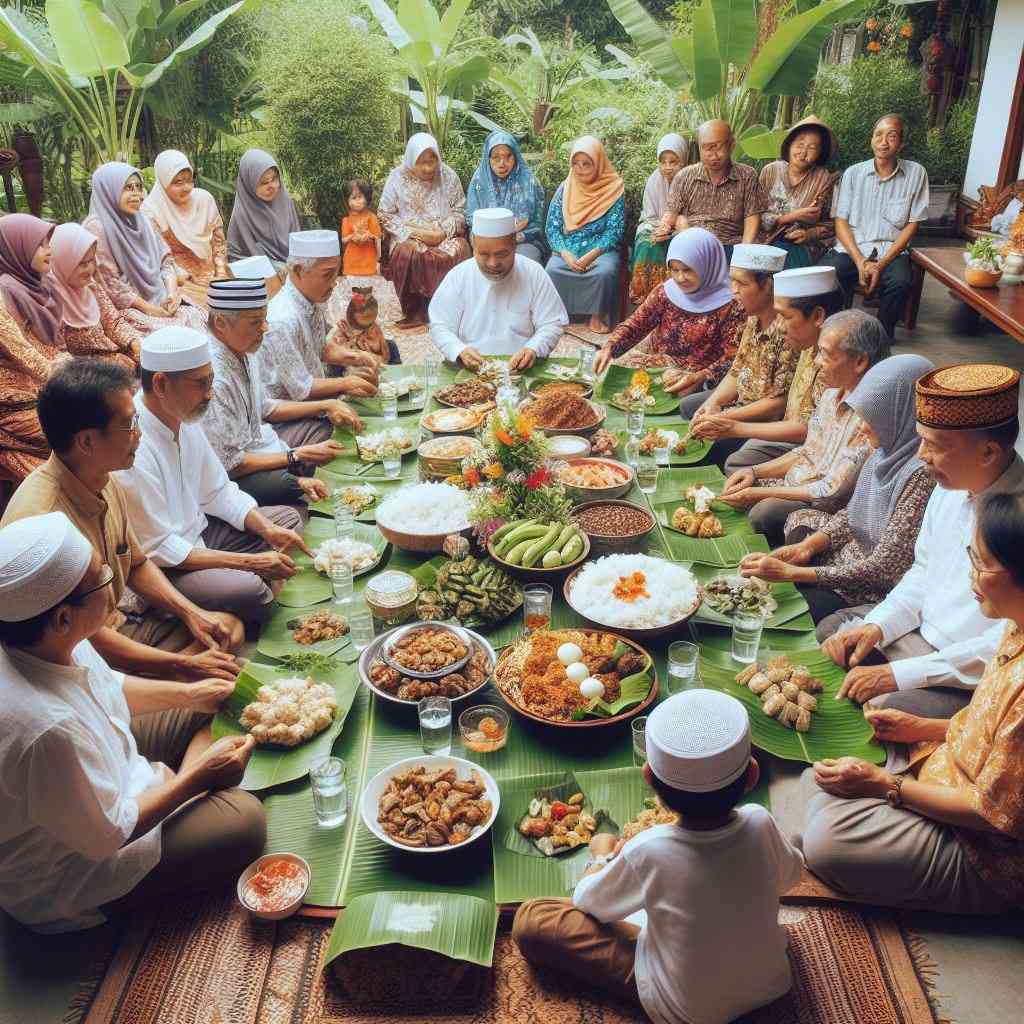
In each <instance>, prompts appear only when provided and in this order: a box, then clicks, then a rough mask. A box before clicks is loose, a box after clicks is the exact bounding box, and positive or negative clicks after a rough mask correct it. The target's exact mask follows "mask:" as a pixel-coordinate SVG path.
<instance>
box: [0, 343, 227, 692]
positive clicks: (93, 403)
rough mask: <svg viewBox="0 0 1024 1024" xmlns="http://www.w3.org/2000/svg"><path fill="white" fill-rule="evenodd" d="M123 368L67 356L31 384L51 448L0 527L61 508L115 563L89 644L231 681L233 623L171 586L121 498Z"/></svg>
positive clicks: (148, 663)
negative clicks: (105, 613)
mask: <svg viewBox="0 0 1024 1024" xmlns="http://www.w3.org/2000/svg"><path fill="white" fill-rule="evenodd" d="M133 390H134V381H133V380H132V378H131V376H130V375H129V373H128V371H127V370H124V369H123V368H121V367H119V366H116V365H114V364H113V363H106V362H101V361H100V360H96V359H70V360H67V361H66V362H64V363H62V364H61V365H60V366H59V367H58V368H57V369H56V370H55V371H54V372H53V374H52V375H51V377H50V379H49V380H48V381H47V382H46V384H45V385H44V386H43V388H42V390H41V391H40V393H39V402H38V412H39V422H40V424H41V425H42V428H43V433H44V434H45V435H46V439H47V441H48V442H49V443H50V447H51V448H52V449H53V452H52V454H51V455H50V458H49V459H48V460H47V461H46V462H44V463H43V465H41V466H39V467H38V468H37V469H35V470H33V471H32V473H30V474H29V475H28V476H27V477H26V478H25V480H24V481H23V482H22V484H21V485H20V486H19V487H18V489H17V490H16V491H15V492H14V495H13V497H12V498H11V501H10V503H9V504H8V506H7V510H6V512H5V513H4V516H3V519H2V520H0V526H6V525H7V524H8V523H12V522H15V521H16V520H18V519H24V518H25V517H27V516H35V515H41V514H43V513H46V512H54V511H60V512H64V513H65V514H66V515H67V516H68V518H69V519H70V520H71V521H72V522H73V523H74V524H75V526H76V527H77V528H78V529H79V530H80V531H81V532H82V534H84V535H85V537H86V538H87V539H88V540H89V542H90V543H91V544H92V545H93V547H94V548H95V549H96V551H97V552H98V554H99V556H100V558H101V560H102V561H103V562H105V563H106V564H107V565H109V566H110V568H111V569H112V570H113V572H114V579H113V582H112V585H111V586H112V592H113V595H114V602H115V605H117V606H118V607H117V608H115V609H114V610H112V612H111V616H110V621H109V622H108V623H107V625H106V626H104V627H103V628H102V629H100V630H99V631H98V632H97V634H96V636H95V638H94V640H93V644H94V646H95V647H96V649H97V650H98V651H99V652H100V654H101V655H102V656H103V657H104V658H105V659H106V660H107V661H108V662H109V663H110V664H111V665H113V666H114V667H116V668H118V669H121V670H122V671H126V672H133V673H136V674H139V675H152V676H157V677H161V678H175V679H203V678H206V677H209V676H217V677H219V678H221V679H229V680H233V679H234V678H235V677H236V676H237V674H238V671H239V668H240V666H239V664H238V662H237V661H236V659H235V657H234V656H233V654H232V653H231V652H232V651H234V650H237V648H238V646H239V645H240V644H241V642H242V640H243V637H244V630H243V628H242V623H241V622H240V621H239V620H238V619H237V618H236V617H235V616H233V615H229V614H228V613H226V612H208V611H205V610H204V609H202V608H200V607H199V606H198V605H197V604H196V603H195V602H193V601H191V600H189V598H187V597H186V596H185V595H184V594H182V593H181V592H180V591H178V590H177V589H176V588H175V587H174V586H173V585H172V584H171V582H170V581H169V580H168V579H167V577H166V576H165V575H164V574H163V573H162V572H161V571H160V569H159V568H157V566H156V565H155V564H154V563H153V562H152V561H151V560H150V559H149V558H147V557H146V554H145V552H144V551H143V549H142V546H141V545H140V543H139V540H138V537H137V536H136V534H135V530H134V528H133V527H132V524H131V521H130V519H129V512H128V498H127V496H126V495H125V492H124V489H123V488H122V486H121V485H120V484H119V483H118V482H117V481H116V480H115V479H113V478H112V476H111V474H112V473H113V472H114V471H115V470H119V469H128V468H129V467H130V466H131V465H132V462H133V461H134V459H135V451H136V449H137V448H138V446H139V414H138V412H137V410H136V408H135V405H134V403H133V401H132V392H133Z"/></svg>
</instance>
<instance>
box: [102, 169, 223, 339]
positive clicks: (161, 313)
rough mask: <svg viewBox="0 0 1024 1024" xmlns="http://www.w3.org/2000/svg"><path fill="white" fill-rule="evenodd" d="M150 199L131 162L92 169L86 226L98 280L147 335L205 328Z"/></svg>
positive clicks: (139, 175)
mask: <svg viewBox="0 0 1024 1024" xmlns="http://www.w3.org/2000/svg"><path fill="white" fill-rule="evenodd" d="M145 198H146V189H145V187H144V186H143V184H142V175H141V174H139V172H138V170H136V168H134V167H132V166H131V165H130V164H123V163H116V162H111V163H107V164H102V165H101V166H100V167H98V168H97V169H96V170H95V171H94V172H93V176H92V196H91V197H90V199H89V215H88V216H87V217H86V218H85V220H84V221H82V227H84V228H85V229H86V231H89V232H90V233H91V234H93V235H95V236H96V238H97V239H98V242H99V244H98V245H97V246H96V263H97V277H98V279H99V283H100V285H101V286H102V287H103V288H104V289H106V292H107V295H108V296H110V300H111V301H112V302H113V303H114V306H115V307H116V308H117V309H120V310H124V311H125V315H126V316H127V317H128V318H129V320H130V321H131V323H132V325H133V326H135V327H137V328H138V329H139V331H141V332H142V334H151V333H152V332H153V331H156V330H159V329H160V328H161V327H170V326H171V325H172V324H179V325H181V326H183V327H194V328H195V329H196V330H205V328H206V314H205V312H203V311H202V310H200V309H198V308H197V307H196V306H193V305H192V304H191V303H187V302H182V299H181V293H180V291H179V290H178V268H177V266H176V265H175V262H174V257H173V256H172V255H171V250H170V249H169V248H168V247H167V243H166V242H165V241H164V240H163V239H162V238H161V237H160V236H159V235H158V234H157V233H156V230H155V229H154V227H153V225H152V224H151V223H150V221H149V218H148V217H147V216H146V215H145V214H144V213H142V203H143V200H144V199H145Z"/></svg>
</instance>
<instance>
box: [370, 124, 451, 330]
mask: <svg viewBox="0 0 1024 1024" xmlns="http://www.w3.org/2000/svg"><path fill="white" fill-rule="evenodd" d="M377 216H378V218H379V219H380V222H381V224H382V225H383V226H384V230H385V231H386V232H387V233H388V234H389V235H390V236H391V239H392V241H391V254H390V257H389V261H388V276H389V277H390V278H391V282H392V284H394V286H395V291H396V292H397V294H398V301H399V302H400V303H401V305H402V319H401V320H399V321H398V324H397V326H398V327H401V328H409V327H419V326H421V325H423V324H425V323H426V322H427V304H428V303H429V302H430V300H431V298H432V297H433V295H434V292H435V291H436V290H437V286H438V285H439V284H440V283H441V282H442V281H443V280H444V276H445V274H447V273H448V271H449V270H451V268H452V267H454V266H455V264H456V263H460V262H461V261H462V260H464V259H465V258H466V257H467V256H469V254H470V249H469V243H468V242H467V241H466V239H465V238H464V237H462V236H463V235H464V234H465V231H466V196H465V193H464V192H463V191H462V182H460V181H459V176H458V175H457V174H456V173H455V172H454V171H453V170H452V169H451V168H450V167H449V166H448V165H447V164H445V163H443V162H442V161H441V150H440V149H439V148H438V145H437V141H436V140H435V139H434V136H433V135H428V134H427V133H426V132H418V133H417V134H416V135H414V136H413V137H412V138H411V139H410V140H409V141H408V142H407V143H406V146H405V156H404V157H403V159H402V163H401V164H400V165H399V166H398V167H396V168H394V170H392V171H391V173H390V174H389V175H388V180H387V181H386V182H385V183H384V191H383V192H382V193H381V197H380V205H379V207H378V209H377Z"/></svg>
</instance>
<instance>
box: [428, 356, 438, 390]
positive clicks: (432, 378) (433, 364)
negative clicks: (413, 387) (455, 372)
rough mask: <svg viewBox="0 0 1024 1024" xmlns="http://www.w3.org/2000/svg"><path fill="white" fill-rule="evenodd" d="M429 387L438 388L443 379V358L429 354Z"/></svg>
mask: <svg viewBox="0 0 1024 1024" xmlns="http://www.w3.org/2000/svg"><path fill="white" fill-rule="evenodd" d="M426 367H427V387H428V388H436V387H437V384H438V381H439V380H440V379H441V359H440V357H439V356H434V355H430V356H427V361H426Z"/></svg>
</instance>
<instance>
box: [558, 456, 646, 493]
mask: <svg viewBox="0 0 1024 1024" xmlns="http://www.w3.org/2000/svg"><path fill="white" fill-rule="evenodd" d="M634 475H635V474H634V471H633V467H632V466H628V465H627V464H626V463H625V462H618V461H617V460H615V459H607V458H596V457H594V456H592V455H591V456H588V457H586V458H577V459H566V461H565V466H564V467H563V468H562V469H561V470H560V471H559V474H558V482H559V483H560V484H561V485H562V486H563V487H564V488H565V493H566V494H567V495H568V496H569V497H570V498H572V500H573V501H575V502H583V501H597V500H598V499H601V498H621V497H622V496H623V495H624V494H625V493H626V492H627V491H628V490H629V489H630V488H631V487H632V486H633V478H634Z"/></svg>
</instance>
